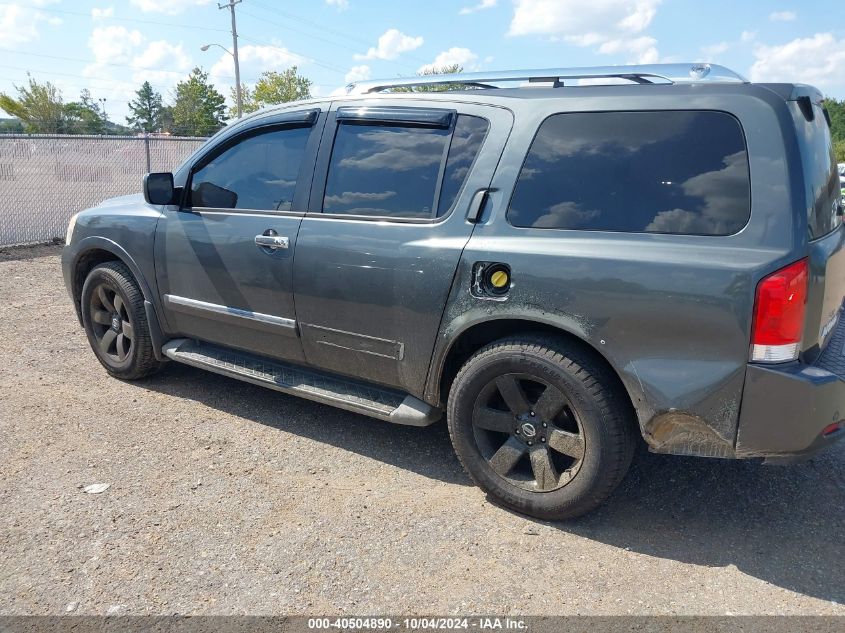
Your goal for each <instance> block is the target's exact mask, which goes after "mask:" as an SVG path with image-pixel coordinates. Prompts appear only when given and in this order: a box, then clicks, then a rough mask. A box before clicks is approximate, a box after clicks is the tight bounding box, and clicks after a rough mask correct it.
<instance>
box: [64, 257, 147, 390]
mask: <svg viewBox="0 0 845 633" xmlns="http://www.w3.org/2000/svg"><path fill="white" fill-rule="evenodd" d="M81 303H82V305H81V307H82V324H83V326H84V327H85V334H86V335H87V336H88V342H89V343H90V344H91V349H93V350H94V354H95V355H96V356H97V360H99V361H100V363H101V364H102V365H103V367H105V368H106V371H107V372H108V373H109V374H111V375H112V376H115V377H117V378H123V379H124V380H135V379H137V378H143V377H144V376H148V375H150V374H152V373H154V372H156V371H158V369H159V368H160V367H161V365H162V363H160V362H159V361H157V360H156V359H155V354H154V353H153V345H152V340H151V338H150V328H149V325H148V323H147V315H146V312H145V311H144V295H143V294H141V289H140V288H139V287H138V283H137V282H136V281H135V279H134V277H132V273H131V272H130V271H129V269H128V268H127V267H126V265H125V264H123V263H122V262H106V263H104V264H100V265H99V266H97V267H95V268H94V269H93V270H92V271H91V272H90V273H89V274H88V277H87V278H86V279H85V284H84V285H83V286H82V298H81Z"/></svg>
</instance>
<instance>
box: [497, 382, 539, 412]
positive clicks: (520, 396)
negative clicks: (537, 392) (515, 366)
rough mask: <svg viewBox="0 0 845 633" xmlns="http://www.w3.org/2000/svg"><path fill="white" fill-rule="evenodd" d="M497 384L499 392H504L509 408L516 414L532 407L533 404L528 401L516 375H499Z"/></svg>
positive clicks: (503, 395)
mask: <svg viewBox="0 0 845 633" xmlns="http://www.w3.org/2000/svg"><path fill="white" fill-rule="evenodd" d="M496 386H497V387H498V388H499V393H500V394H502V398H504V400H505V404H506V405H508V409H510V410H511V412H513V414H514V415H522V414H523V413H528V411H529V410H530V409H531V405H530V404H529V403H528V400H527V399H526V397H525V393H524V392H523V391H522V387H521V386H520V385H519V380H517V378H516V376H511V375H507V376H499V377H498V378H496Z"/></svg>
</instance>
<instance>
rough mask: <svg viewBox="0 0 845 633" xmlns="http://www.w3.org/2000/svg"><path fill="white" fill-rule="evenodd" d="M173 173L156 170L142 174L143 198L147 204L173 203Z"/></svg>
mask: <svg viewBox="0 0 845 633" xmlns="http://www.w3.org/2000/svg"><path fill="white" fill-rule="evenodd" d="M174 192H175V190H174V188H173V174H171V173H170V172H169V171H168V172H158V173H152V174H147V175H146V176H144V200H146V201H147V203H148V204H173V203H174V200H173V198H174Z"/></svg>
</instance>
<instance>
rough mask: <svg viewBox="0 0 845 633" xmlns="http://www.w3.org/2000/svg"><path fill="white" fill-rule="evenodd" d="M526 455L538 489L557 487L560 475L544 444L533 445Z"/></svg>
mask: <svg viewBox="0 0 845 633" xmlns="http://www.w3.org/2000/svg"><path fill="white" fill-rule="evenodd" d="M528 456H529V457H530V458H531V470H532V471H533V473H534V479H535V480H536V482H537V487H538V488H540V490H552V489H553V488H556V487H557V482H558V480H559V479H560V475H559V474H558V472H557V469H556V468H555V465H554V464H553V463H552V456H551V454H549V449H548V448H546V447H545V446H534V447H532V448H531V451H530V453H529V454H528Z"/></svg>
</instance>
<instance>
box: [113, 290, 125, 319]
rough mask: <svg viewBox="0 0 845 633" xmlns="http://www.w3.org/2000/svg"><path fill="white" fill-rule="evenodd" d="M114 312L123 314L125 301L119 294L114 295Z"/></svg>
mask: <svg viewBox="0 0 845 633" xmlns="http://www.w3.org/2000/svg"><path fill="white" fill-rule="evenodd" d="M114 311H115V312H117V313H118V314H120V313H121V312H123V299H121V298H120V295H119V294H117V293H114Z"/></svg>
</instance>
